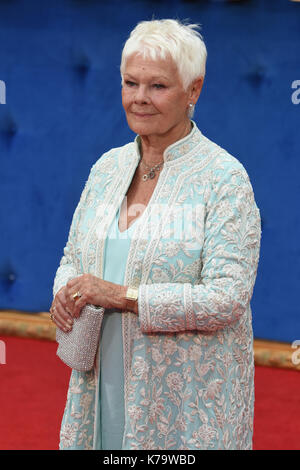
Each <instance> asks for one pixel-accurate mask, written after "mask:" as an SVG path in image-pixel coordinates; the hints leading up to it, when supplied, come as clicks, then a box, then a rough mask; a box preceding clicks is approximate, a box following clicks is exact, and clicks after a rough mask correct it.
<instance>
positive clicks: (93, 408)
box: [51, 20, 260, 450]
mask: <svg viewBox="0 0 300 470" xmlns="http://www.w3.org/2000/svg"><path fill="white" fill-rule="evenodd" d="M197 29H198V28H197V26H196V25H188V24H181V23H180V22H178V21H175V20H155V21H145V22H142V23H140V24H138V25H137V26H136V28H135V29H134V30H133V31H132V33H131V35H130V37H129V38H128V40H127V42H126V43H125V46H124V49H123V53H122V61H121V76H122V103H123V107H124V110H125V114H126V118H127V122H128V125H129V127H130V129H132V130H133V131H134V132H135V133H136V134H137V137H136V139H135V141H134V142H132V143H129V144H127V145H125V146H123V147H121V148H114V149H112V150H110V151H108V152H107V153H105V154H104V155H103V156H102V157H101V158H100V159H99V160H98V161H97V162H96V163H95V164H94V166H93V167H92V169H91V172H90V176H89V178H88V181H87V183H86V186H85V188H84V191H83V193H82V196H81V199H80V202H79V204H78V207H77V209H76V211H75V214H74V217H73V221H72V225H71V228H70V233H69V239H68V242H67V245H66V247H65V250H64V256H63V258H62V260H61V263H60V266H59V268H58V271H57V274H56V278H55V282H54V300H53V304H52V307H51V312H52V318H53V321H54V322H55V323H56V325H57V327H58V328H60V329H63V330H65V331H68V330H69V329H70V328H72V322H73V319H74V318H77V317H78V316H79V315H80V312H81V310H82V308H83V307H84V306H85V305H86V304H93V305H96V306H102V307H104V308H105V313H104V315H102V317H101V318H100V317H99V321H102V325H101V337H100V343H99V348H98V353H97V358H96V361H95V365H94V368H93V370H92V371H90V372H78V371H75V370H73V371H72V375H71V379H70V385H69V391H68V397H67V404H66V408H65V412H64V417H63V422H62V428H61V435H60V437H61V441H60V448H61V449H125V450H128V449H133V450H135V449H137V450H139V449H158V450H168V449H169V450H174V449H251V446H252V431H253V401H254V400H253V397H254V385H253V376H254V366H253V333H252V326H251V309H250V299H251V296H252V291H253V287H254V282H255V278H256V271H257V264H258V258H259V245H260V217H259V211H258V209H257V206H256V204H255V200H254V196H253V191H252V187H251V184H250V182H249V178H248V176H247V173H246V171H245V169H244V167H243V166H242V165H241V163H240V162H239V161H238V160H236V159H235V158H234V157H233V156H231V155H230V154H228V153H227V152H226V151H225V150H224V149H222V148H221V147H219V146H218V145H216V144H215V143H213V142H212V141H210V140H209V139H208V138H206V137H205V136H204V135H203V134H202V133H201V132H200V130H199V129H198V128H197V126H196V124H195V122H193V121H192V120H191V116H192V113H193V109H194V106H195V104H196V103H197V100H198V98H199V95H200V92H201V88H202V85H203V79H204V75H205V62H206V47H205V45H204V42H203V40H202V37H201V36H200V34H199V32H198V31H197Z"/></svg>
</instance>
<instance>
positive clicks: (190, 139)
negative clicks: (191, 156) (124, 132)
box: [134, 121, 203, 164]
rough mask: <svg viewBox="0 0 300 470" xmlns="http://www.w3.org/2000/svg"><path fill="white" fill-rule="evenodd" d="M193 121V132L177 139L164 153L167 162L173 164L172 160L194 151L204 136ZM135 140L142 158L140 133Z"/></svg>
mask: <svg viewBox="0 0 300 470" xmlns="http://www.w3.org/2000/svg"><path fill="white" fill-rule="evenodd" d="M191 122H192V126H193V127H192V130H191V132H190V133H189V134H188V135H187V136H185V137H183V139H180V140H177V142H174V143H173V144H171V145H169V147H167V148H166V149H165V151H164V155H163V157H164V162H165V163H167V164H172V162H173V161H175V160H177V159H178V158H181V157H184V156H185V155H186V154H187V153H189V152H190V151H192V150H193V149H194V148H195V147H196V146H197V145H198V144H199V142H200V141H201V139H202V138H203V135H202V133H201V132H200V130H199V129H198V127H197V125H196V123H195V122H194V121H191ZM134 142H135V147H136V151H137V154H138V155H139V158H140V143H141V138H140V136H139V135H138V136H136V138H135V140H134Z"/></svg>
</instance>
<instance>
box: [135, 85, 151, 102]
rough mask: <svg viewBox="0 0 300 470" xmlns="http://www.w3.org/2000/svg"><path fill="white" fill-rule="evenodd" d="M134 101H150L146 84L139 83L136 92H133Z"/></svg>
mask: <svg viewBox="0 0 300 470" xmlns="http://www.w3.org/2000/svg"><path fill="white" fill-rule="evenodd" d="M135 102H136V103H149V102H150V99H149V96H148V93H147V88H146V86H143V85H140V86H138V87H137V89H136V93H135Z"/></svg>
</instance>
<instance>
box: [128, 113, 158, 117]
mask: <svg viewBox="0 0 300 470" xmlns="http://www.w3.org/2000/svg"><path fill="white" fill-rule="evenodd" d="M133 114H134V116H136V117H138V118H148V117H151V116H154V114H151V113H136V112H134V113H133Z"/></svg>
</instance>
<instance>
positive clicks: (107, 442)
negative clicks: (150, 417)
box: [97, 210, 138, 450]
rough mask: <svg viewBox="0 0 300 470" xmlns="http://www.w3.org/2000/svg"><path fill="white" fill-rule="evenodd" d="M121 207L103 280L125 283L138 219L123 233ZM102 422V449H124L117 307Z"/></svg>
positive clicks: (108, 336)
mask: <svg viewBox="0 0 300 470" xmlns="http://www.w3.org/2000/svg"><path fill="white" fill-rule="evenodd" d="M119 215H120V210H118V212H117V214H116V217H115V218H114V220H113V222H112V224H111V227H110V230H109V233H108V236H107V239H106V242H105V254H104V271H103V279H104V280H106V281H110V282H113V283H116V284H120V285H124V274H125V268H126V262H127V256H128V252H129V248H130V241H131V235H132V232H133V230H134V226H135V225H136V223H138V222H137V221H135V222H134V223H133V224H132V225H131V226H130V227H129V228H128V229H127V230H125V231H124V232H120V230H119V226H118V221H119ZM100 341H101V342H100V374H99V379H100V384H99V390H100V397H99V403H100V407H99V408H100V416H98V423H100V429H101V432H100V433H99V436H98V439H97V441H98V444H97V447H98V449H101V450H119V449H122V441H123V432H124V425H125V411H124V367H123V337H122V312H121V310H116V309H107V310H106V311H105V314H104V317H103V322H102V327H101V340H100Z"/></svg>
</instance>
